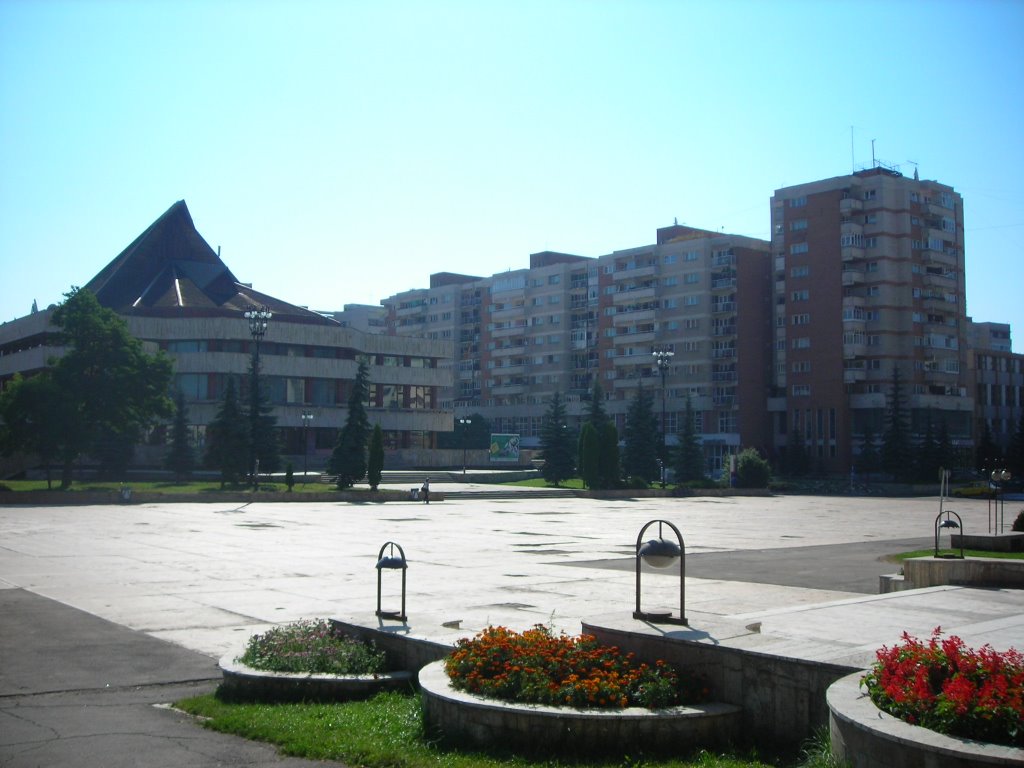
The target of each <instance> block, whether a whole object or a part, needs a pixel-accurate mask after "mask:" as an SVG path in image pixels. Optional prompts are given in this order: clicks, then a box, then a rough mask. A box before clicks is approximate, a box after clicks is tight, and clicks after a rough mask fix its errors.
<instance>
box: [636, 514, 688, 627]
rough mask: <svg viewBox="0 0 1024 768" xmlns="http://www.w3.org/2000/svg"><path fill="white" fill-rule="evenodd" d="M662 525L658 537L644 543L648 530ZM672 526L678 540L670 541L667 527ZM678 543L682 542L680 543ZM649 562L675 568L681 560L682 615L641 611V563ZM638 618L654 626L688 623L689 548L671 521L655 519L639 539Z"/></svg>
mask: <svg viewBox="0 0 1024 768" xmlns="http://www.w3.org/2000/svg"><path fill="white" fill-rule="evenodd" d="M655 523H657V524H658V538H656V539H648V540H647V541H644V534H645V533H646V532H647V529H648V528H650V527H651V526H652V525H654V524H655ZM666 525H667V526H668V527H669V528H671V529H672V532H673V533H675V536H676V541H672V540H671V539H666V538H665V537H664V535H663V532H664V530H663V526H666ZM677 542H678V543H677ZM641 561H642V562H645V563H647V564H648V565H649V566H651V567H652V568H671V567H672V566H673V565H674V564H675V563H676V561H679V616H673V615H672V614H671V613H669V612H665V611H660V612H659V611H653V612H652V611H643V610H641V609H640V563H641ZM633 618H634V619H642V620H644V621H650V622H652V623H654V624H688V623H689V622H687V620H686V549H685V545H684V544H683V536H682V534H681V533H679V529H678V528H676V527H675V526H674V525H673V524H672V523H670V522H669V521H668V520H651V521H650V522H649V523H647V524H646V525H645V526H644V527H643V528H641V529H640V534H639V535H638V536H637V537H636V610H634V611H633Z"/></svg>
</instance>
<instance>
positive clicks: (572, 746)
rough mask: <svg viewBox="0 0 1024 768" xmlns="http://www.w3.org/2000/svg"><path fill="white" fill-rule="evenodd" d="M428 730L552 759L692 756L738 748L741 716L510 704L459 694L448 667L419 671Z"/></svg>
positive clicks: (718, 711) (712, 710)
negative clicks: (698, 751) (558, 756)
mask: <svg viewBox="0 0 1024 768" xmlns="http://www.w3.org/2000/svg"><path fill="white" fill-rule="evenodd" d="M419 681H420V688H421V690H422V693H423V711H424V718H425V721H426V724H427V727H428V728H429V729H431V730H433V731H436V732H439V733H440V734H441V735H442V736H443V737H444V738H445V739H446V740H450V741H452V742H455V743H462V744H469V745H472V746H476V747H494V746H496V745H500V746H502V747H507V748H509V749H512V750H514V751H520V752H537V751H538V750H540V751H543V752H544V753H545V754H569V755H575V754H600V755H604V756H607V755H623V754H628V753H631V752H639V751H643V752H644V753H652V752H658V753H674V754H685V753H687V752H689V751H691V750H693V749H696V748H701V747H714V746H723V745H726V744H729V743H731V742H735V741H737V740H738V737H739V735H740V733H739V731H740V714H741V713H740V708H739V707H734V706H731V705H729V704H704V705H699V706H693V707H671V708H667V709H659V710H650V709H642V708H639V707H631V708H629V709H618V710H590V709H575V708H572V707H548V706H540V705H528V704H511V703H508V702H503V701H497V700H495V699H488V698H484V697H482V696H477V695H475V694H471V693H466V692H464V691H459V690H456V689H455V688H453V687H452V685H451V682H450V680H449V678H448V675H447V673H446V672H445V671H444V662H443V661H438V662H434V663H433V664H429V665H427V666H426V667H424V668H423V669H421V670H420V675H419Z"/></svg>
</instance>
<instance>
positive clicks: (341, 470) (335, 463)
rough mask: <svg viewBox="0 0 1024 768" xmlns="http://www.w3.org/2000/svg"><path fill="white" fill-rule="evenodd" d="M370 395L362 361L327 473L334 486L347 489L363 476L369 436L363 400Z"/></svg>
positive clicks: (364, 365) (366, 372) (367, 375)
mask: <svg viewBox="0 0 1024 768" xmlns="http://www.w3.org/2000/svg"><path fill="white" fill-rule="evenodd" d="M369 394H370V374H369V369H368V368H367V366H366V362H365V361H362V360H361V361H360V362H359V370H358V371H357V373H356V378H355V380H354V381H353V382H352V390H351V391H350V392H349V396H348V417H347V418H346V420H345V426H344V427H342V428H341V432H340V433H339V434H338V444H337V445H336V446H335V447H334V453H332V454H331V460H330V462H328V465H327V471H328V472H330V473H331V474H332V475H337V478H338V481H337V486H338V488H339V490H340V489H343V488H349V487H351V486H352V485H354V484H355V483H357V482H358V481H360V480H362V479H363V476H364V475H365V474H366V443H367V440H368V439H369V437H370V420H369V419H368V418H367V416H366V400H367V398H368V397H369Z"/></svg>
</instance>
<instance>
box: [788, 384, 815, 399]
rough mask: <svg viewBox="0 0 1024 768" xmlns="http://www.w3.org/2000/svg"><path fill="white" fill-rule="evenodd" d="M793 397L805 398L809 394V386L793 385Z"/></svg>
mask: <svg viewBox="0 0 1024 768" xmlns="http://www.w3.org/2000/svg"><path fill="white" fill-rule="evenodd" d="M790 391H791V392H792V393H793V397H807V396H808V395H810V394H811V385H810V384H794V385H793V388H792V390H790Z"/></svg>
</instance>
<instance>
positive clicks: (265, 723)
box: [175, 693, 830, 768]
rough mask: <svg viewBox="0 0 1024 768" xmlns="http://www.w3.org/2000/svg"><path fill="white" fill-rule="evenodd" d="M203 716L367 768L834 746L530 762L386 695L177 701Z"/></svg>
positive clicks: (479, 766) (242, 732) (286, 746)
mask: <svg viewBox="0 0 1024 768" xmlns="http://www.w3.org/2000/svg"><path fill="white" fill-rule="evenodd" d="M175 706H177V707H178V708H180V709H182V710H184V711H185V712H188V713H190V714H192V715H195V716H198V717H202V718H203V720H202V723H203V725H204V726H205V727H207V728H212V729H214V730H216V731H221V732H223V733H231V734H235V735H237V736H242V737H244V738H247V739H254V740H257V741H265V742H268V743H271V744H274V745H276V746H277V747H278V749H279V750H280V751H281V753H282V754H285V755H291V756H293V757H304V758H308V759H313V760H338V761H342V762H344V763H346V764H348V765H353V766H354V765H359V766H365V768H426V767H427V766H430V768H541V767H542V766H543V767H545V768H556V767H557V766H569V765H577V766H579V765H593V766H608V768H611V767H612V766H631V767H632V768H639V766H649V767H650V768H770V767H771V766H780V765H781V766H798V765H799V766H805V767H806V768H825V767H826V766H828V765H830V763H829V758H828V756H827V747H825V746H823V744H822V743H817V744H816V745H815V746H814V747H812V748H809V749H808V753H807V754H806V755H805V756H803V757H801V758H799V759H797V758H794V759H791V760H789V761H782V762H778V761H773V762H765V761H763V760H761V759H758V758H757V757H756V756H754V757H734V756H729V755H717V754H711V753H709V752H703V751H702V752H700V753H698V754H696V755H693V756H692V757H690V758H688V759H672V760H647V759H641V758H638V757H635V756H634V757H630V758H624V757H619V758H614V759H608V760H606V761H604V762H595V761H594V759H593V758H589V759H587V760H586V761H584V760H582V759H581V760H573V759H561V760H551V759H529V758H526V757H520V756H515V755H510V754H501V753H499V752H488V753H483V752H477V751H462V750H455V749H451V748H448V747H442V746H440V745H438V744H436V743H433V742H432V741H430V740H429V739H428V738H426V736H425V735H424V728H423V719H422V716H421V711H420V699H419V696H416V695H408V694H400V693H384V694H380V695H378V696H376V697H375V698H373V699H371V700H369V701H363V702H349V703H345V704H246V703H231V702H226V701H222V700H220V699H219V698H217V696H216V694H207V695H205V696H198V697H196V698H192V699H186V700H184V701H179V702H177V703H176V705H175Z"/></svg>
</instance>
